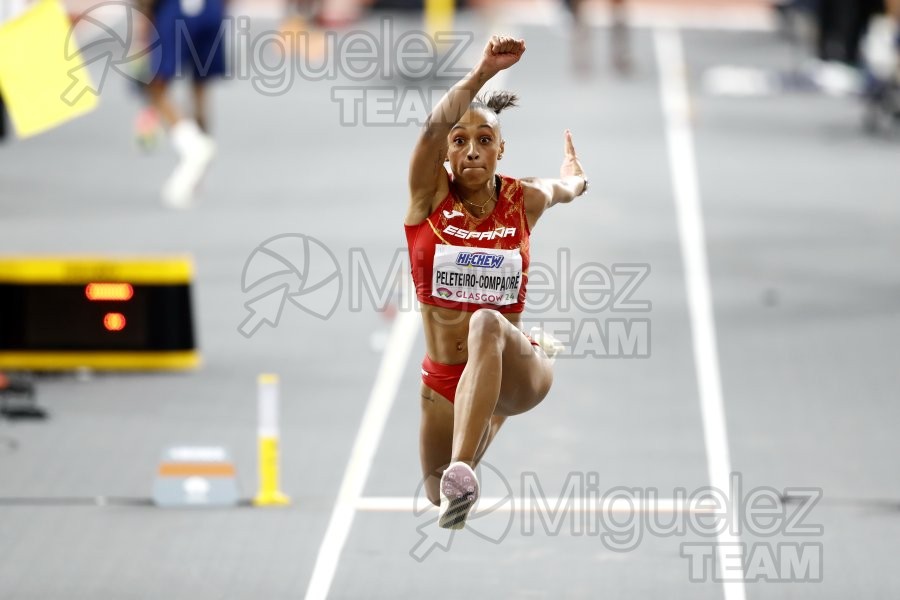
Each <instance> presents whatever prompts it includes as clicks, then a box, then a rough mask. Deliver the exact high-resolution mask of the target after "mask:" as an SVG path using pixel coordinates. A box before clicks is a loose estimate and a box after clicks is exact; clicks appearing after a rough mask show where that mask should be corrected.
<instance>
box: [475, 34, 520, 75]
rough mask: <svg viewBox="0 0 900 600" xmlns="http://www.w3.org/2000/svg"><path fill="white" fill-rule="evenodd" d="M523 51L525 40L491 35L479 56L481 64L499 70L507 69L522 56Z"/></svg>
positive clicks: (495, 70)
mask: <svg viewBox="0 0 900 600" xmlns="http://www.w3.org/2000/svg"><path fill="white" fill-rule="evenodd" d="M524 53H525V40H517V39H515V38H512V37H509V36H505V35H495V36H492V37H491V39H490V40H489V41H488V43H487V46H485V47H484V56H482V57H481V64H482V66H484V67H486V68H487V69H489V70H491V71H494V72H499V71H502V70H503V69H508V68H510V67H511V66H513V65H514V64H516V63H517V62H519V59H520V58H522V54H524Z"/></svg>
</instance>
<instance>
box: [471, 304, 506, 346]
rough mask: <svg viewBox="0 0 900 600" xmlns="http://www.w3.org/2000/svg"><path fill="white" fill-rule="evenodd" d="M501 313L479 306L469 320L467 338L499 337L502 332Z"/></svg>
mask: <svg viewBox="0 0 900 600" xmlns="http://www.w3.org/2000/svg"><path fill="white" fill-rule="evenodd" d="M503 320H504V319H503V315H501V314H500V313H499V312H497V311H496V310H491V309H489V308H479V309H478V310H476V311H475V312H474V313H472V318H471V319H470V320H469V339H472V338H473V337H474V338H476V339H479V340H484V339H499V338H500V336H501V335H502V334H503Z"/></svg>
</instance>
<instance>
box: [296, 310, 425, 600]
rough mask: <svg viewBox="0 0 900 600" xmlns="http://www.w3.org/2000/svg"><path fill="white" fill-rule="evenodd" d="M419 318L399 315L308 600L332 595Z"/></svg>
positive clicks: (415, 314)
mask: <svg viewBox="0 0 900 600" xmlns="http://www.w3.org/2000/svg"><path fill="white" fill-rule="evenodd" d="M419 318H420V317H419V313H418V311H416V310H404V311H400V312H399V313H398V314H397V318H396V320H395V321H394V326H393V328H392V329H391V337H390V339H389V340H388V343H387V349H386V350H385V352H384V355H383V356H382V358H381V366H380V367H379V369H378V376H377V378H376V379H375V385H374V386H373V387H372V393H371V394H370V395H369V402H368V404H367V405H366V412H365V414H364V415H363V418H362V423H361V424H360V426H359V432H358V433H357V434H356V442H355V443H354V444H353V450H352V451H351V452H350V459H349V460H348V461H347V468H346V470H345V471H344V479H343V481H342V482H341V487H340V491H338V496H337V500H336V502H335V505H334V509H333V510H332V513H331V519H330V520H329V521H328V528H327V529H326V530H325V537H324V538H323V539H322V545H321V546H320V547H319V554H318V556H317V557H316V565H315V567H313V574H312V578H311V579H310V581H309V587H308V588H307V589H306V600H325V598H326V597H327V596H328V591H329V589H330V588H331V582H332V580H333V579H334V574H335V571H336V570H337V565H338V561H339V560H340V558H341V552H342V551H343V549H344V543H345V542H346V541H347V535H348V534H349V533H350V527H351V525H352V524H353V517H354V515H355V512H356V506H357V503H358V502H359V499H360V497H361V496H362V491H363V489H364V487H365V485H366V480H367V479H368V477H369V470H370V469H371V467H372V460H373V458H374V457H375V453H376V451H377V450H378V444H379V443H380V441H381V435H382V433H383V432H384V425H385V423H386V422H387V418H388V415H389V414H390V412H391V406H393V404H394V399H395V398H396V397H397V389H398V387H399V385H400V379H401V376H402V375H403V370H404V369H405V368H406V365H407V363H408V362H409V353H410V350H412V346H413V342H415V339H416V334H417V332H418V330H419Z"/></svg>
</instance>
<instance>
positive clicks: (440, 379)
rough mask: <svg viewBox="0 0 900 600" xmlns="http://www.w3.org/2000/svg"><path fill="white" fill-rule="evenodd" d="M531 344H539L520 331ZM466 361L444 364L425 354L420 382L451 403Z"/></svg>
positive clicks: (454, 398)
mask: <svg viewBox="0 0 900 600" xmlns="http://www.w3.org/2000/svg"><path fill="white" fill-rule="evenodd" d="M522 335H524V336H525V337H526V338H528V341H529V342H531V345H532V346H540V344H538V343H537V342H536V341H534V340H533V339H531V336H530V335H528V334H527V333H525V332H524V331H523V332H522ZM465 368H466V363H459V364H457V365H445V364H444V363H439V362H437V361H434V360H431V357H429V356H428V355H427V354H426V355H425V358H423V359H422V383H424V384H425V385H427V386H428V387H430V388H431V389H433V390H434V391H436V392H437V393H438V394H440V395H441V396H443V397H444V398H446V399H447V400H449V401H450V403H451V404H452V403H453V402H455V401H456V386H458V385H459V378H460V377H461V376H462V372H463V369H465Z"/></svg>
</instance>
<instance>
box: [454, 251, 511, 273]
mask: <svg viewBox="0 0 900 600" xmlns="http://www.w3.org/2000/svg"><path fill="white" fill-rule="evenodd" d="M456 264H458V265H462V266H464V267H470V266H471V267H485V268H487V269H498V268H500V265H502V264H503V257H502V256H497V255H496V254H488V253H487V252H460V253H459V254H458V255H457V257H456Z"/></svg>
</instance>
